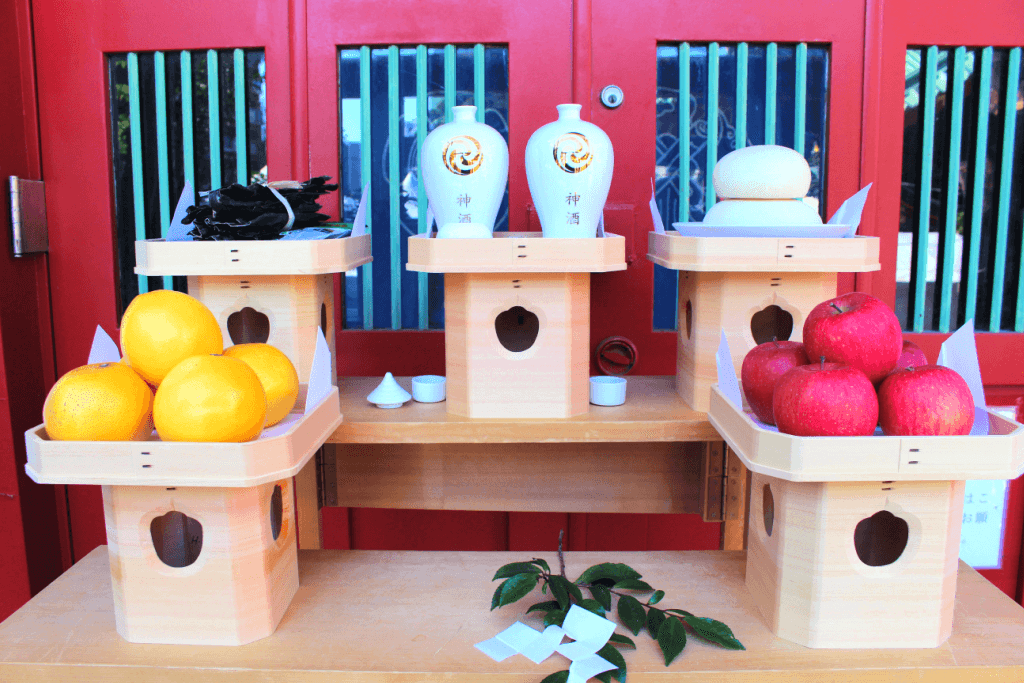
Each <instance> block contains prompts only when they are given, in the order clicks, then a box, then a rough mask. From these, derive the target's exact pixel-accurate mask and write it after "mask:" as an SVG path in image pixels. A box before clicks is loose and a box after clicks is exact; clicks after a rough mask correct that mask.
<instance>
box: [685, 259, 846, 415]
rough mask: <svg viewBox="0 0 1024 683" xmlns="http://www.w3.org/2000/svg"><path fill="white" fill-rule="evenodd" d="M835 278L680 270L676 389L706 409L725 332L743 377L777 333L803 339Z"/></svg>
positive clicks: (833, 288) (692, 403)
mask: <svg viewBox="0 0 1024 683" xmlns="http://www.w3.org/2000/svg"><path fill="white" fill-rule="evenodd" d="M836 279H837V278H836V274H835V273H783V272H777V273H756V272H755V273H742V272H739V273H730V272H723V273H714V272H711V273H708V272H692V271H680V273H679V344H678V346H677V352H676V353H677V357H676V391H678V392H679V395H680V396H681V397H682V399H683V400H684V401H686V402H687V403H688V404H689V405H690V407H691V408H693V409H694V410H700V411H707V409H708V407H709V401H710V397H711V386H712V385H713V384H716V383H717V382H718V370H717V368H718V365H717V363H716V362H715V354H716V353H717V351H718V345H719V342H720V340H721V333H722V331H723V330H724V331H725V337H726V339H727V340H728V342H729V350H730V352H731V353H732V358H733V363H734V365H735V366H736V374H737V376H738V375H739V374H740V367H741V366H742V365H743V358H744V357H745V356H746V355H747V352H748V351H750V349H752V348H754V347H755V346H757V345H758V344H760V343H762V342H765V341H771V339H772V337H778V338H779V339H780V340H782V339H789V340H791V341H801V340H802V339H803V326H804V319H805V318H806V317H807V314H808V313H810V312H811V309H812V308H814V307H815V306H817V305H818V304H820V303H821V302H822V301H826V300H827V299H831V298H832V297H834V296H835V295H836ZM772 307H775V308H772ZM755 331H756V333H757V336H758V337H761V338H760V339H758V338H755Z"/></svg>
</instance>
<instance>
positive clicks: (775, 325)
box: [750, 304, 793, 344]
mask: <svg viewBox="0 0 1024 683" xmlns="http://www.w3.org/2000/svg"><path fill="white" fill-rule="evenodd" d="M750 334H751V335H753V337H754V341H755V342H756V343H758V344H764V343H765V342H770V341H772V340H775V341H786V340H787V339H789V338H790V336H792V334H793V316H792V315H790V313H789V311H787V310H785V309H783V308H780V307H779V306H776V305H775V304H772V305H771V306H769V307H767V308H765V309H764V310H761V311H758V312H757V313H755V314H754V315H753V316H752V317H751V318H750Z"/></svg>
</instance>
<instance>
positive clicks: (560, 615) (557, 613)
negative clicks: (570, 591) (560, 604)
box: [544, 609, 565, 628]
mask: <svg viewBox="0 0 1024 683" xmlns="http://www.w3.org/2000/svg"><path fill="white" fill-rule="evenodd" d="M563 621H565V610H561V609H554V610H551V611H550V612H548V613H547V614H545V615H544V628H547V627H548V626H551V624H554V625H555V626H561V625H562V622H563Z"/></svg>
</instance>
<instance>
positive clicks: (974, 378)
mask: <svg viewBox="0 0 1024 683" xmlns="http://www.w3.org/2000/svg"><path fill="white" fill-rule="evenodd" d="M938 364H939V365H942V366H944V367H947V368H949V369H950V370H955V371H956V373H957V374H958V375H960V376H961V377H963V378H964V381H965V382H967V387H968V388H969V389H970V390H971V396H972V397H973V398H974V426H973V427H972V428H971V436H984V435H986V434H988V413H987V412H986V411H985V388H984V385H983V384H982V381H981V365H980V364H979V363H978V347H977V345H976V344H975V343H974V320H973V319H972V320H968V321H967V322H966V323H964V324H963V326H962V327H961V328H960V329H959V330H957V331H956V332H954V333H953V334H951V335H949V338H948V339H946V341H944V342H942V346H941V347H939V360H938Z"/></svg>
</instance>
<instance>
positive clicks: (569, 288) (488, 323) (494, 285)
mask: <svg viewBox="0 0 1024 683" xmlns="http://www.w3.org/2000/svg"><path fill="white" fill-rule="evenodd" d="M444 293H445V294H444V308H445V358H446V360H445V371H446V374H447V378H448V398H447V408H448V412H449V413H452V414H454V415H459V416H463V417H474V418H475V417H490V418H499V417H500V418H507V417H515V418H549V417H572V416H574V415H582V414H584V413H586V412H587V410H588V409H589V407H590V388H589V369H590V361H589V353H588V350H589V344H590V338H589V337H590V273H445V276H444Z"/></svg>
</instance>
